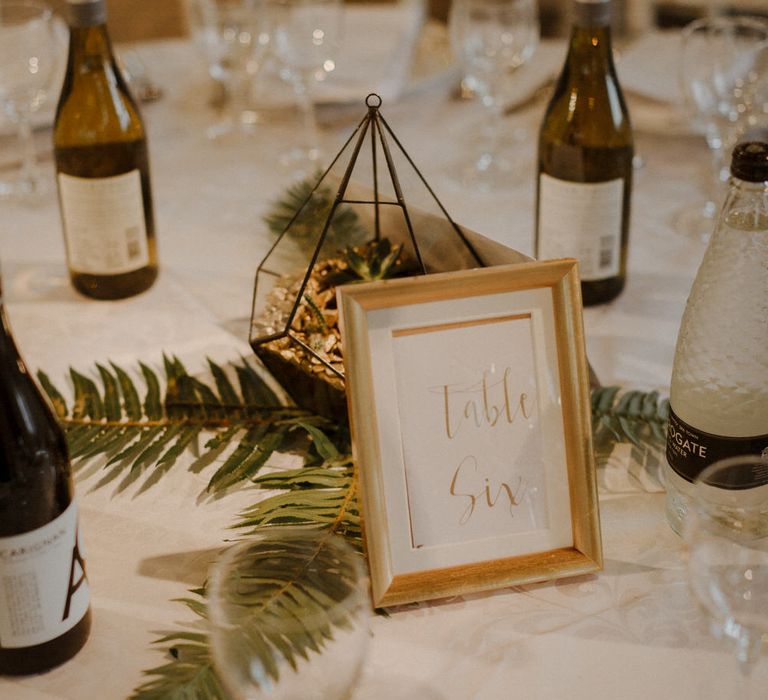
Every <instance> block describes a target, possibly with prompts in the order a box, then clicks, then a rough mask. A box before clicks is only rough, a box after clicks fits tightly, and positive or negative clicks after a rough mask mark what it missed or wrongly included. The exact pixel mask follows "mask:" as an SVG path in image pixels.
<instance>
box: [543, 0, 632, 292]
mask: <svg viewBox="0 0 768 700" xmlns="http://www.w3.org/2000/svg"><path fill="white" fill-rule="evenodd" d="M572 9H573V13H574V22H573V29H572V32H571V38H570V43H569V47H568V54H567V57H566V60H565V66H564V67H563V70H562V73H561V74H560V77H559V79H558V81H557V85H556V87H555V91H554V94H553V96H552V99H551V100H550V102H549V105H548V106H547V109H546V112H545V114H544V120H543V123H542V125H541V129H540V131H539V146H538V178H537V189H536V256H537V257H538V258H540V259H548V258H561V257H575V258H577V259H578V260H579V273H580V276H581V292H582V298H583V301H584V304H585V305H591V304H601V303H604V302H608V301H611V300H612V299H614V298H615V297H617V296H618V295H619V294H620V293H621V290H622V289H623V288H624V283H625V280H626V274H627V243H628V237H629V208H630V198H631V193H632V156H633V140H632V129H631V126H630V121H629V114H628V112H627V107H626V104H625V102H624V97H623V95H622V92H621V88H620V86H619V81H618V79H617V77H616V70H615V68H614V65H613V56H612V51H611V29H610V14H611V4H610V0H574V1H573V4H572Z"/></svg>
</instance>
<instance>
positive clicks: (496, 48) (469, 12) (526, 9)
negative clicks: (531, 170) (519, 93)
mask: <svg viewBox="0 0 768 700" xmlns="http://www.w3.org/2000/svg"><path fill="white" fill-rule="evenodd" d="M449 32H450V40H451V46H452V47H453V51H454V53H455V54H456V56H457V57H458V60H459V62H460V63H461V64H462V66H463V68H464V71H465V73H466V74H467V75H468V76H471V80H468V82H470V83H471V85H472V88H473V90H474V91H475V92H476V93H477V95H478V96H479V97H480V100H481V102H482V104H483V107H484V108H485V123H484V124H483V125H482V127H481V128H480V129H479V132H478V135H479V136H480V139H479V142H475V143H473V144H471V145H470V148H472V149H473V150H474V151H475V155H474V156H473V161H472V164H471V166H470V167H469V169H465V170H464V172H463V180H464V181H465V182H466V184H470V185H476V186H477V187H478V188H479V189H483V190H487V189H493V188H495V187H497V186H502V187H503V186H505V185H509V184H510V183H511V182H514V181H520V180H522V179H523V178H524V177H528V174H527V173H526V172H525V168H524V167H521V161H522V160H524V158H523V156H522V153H521V149H520V148H519V142H520V141H522V140H523V139H524V137H525V133H524V132H522V133H521V132H520V131H519V130H510V131H511V133H512V134H513V136H514V138H515V140H516V141H517V145H518V148H511V149H510V148H509V147H508V146H505V145H504V144H503V142H502V139H501V132H500V128H499V127H500V123H501V121H502V111H503V97H504V93H505V89H506V88H507V85H508V82H509V80H510V78H511V76H512V74H513V73H514V71H515V70H516V69H517V68H519V67H520V66H521V65H523V64H524V63H525V62H526V61H528V59H529V58H530V57H531V56H532V55H533V52H534V51H535V49H536V47H537V46H538V42H539V22H538V12H537V4H536V0H455V1H454V3H453V6H452V9H451V15H450V19H449Z"/></svg>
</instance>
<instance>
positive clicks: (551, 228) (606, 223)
mask: <svg viewBox="0 0 768 700" xmlns="http://www.w3.org/2000/svg"><path fill="white" fill-rule="evenodd" d="M623 201H624V180H623V179H622V178H618V179H616V180H608V181H607V182H570V181H568V180H560V179H559V178H556V177H552V176H551V175H547V174H546V173H542V174H541V176H540V181H539V241H538V257H539V259H541V260H547V259H551V258H567V257H574V258H578V260H579V275H580V277H581V279H582V280H585V281H590V280H601V279H607V278H609V277H616V275H618V274H619V264H620V260H621V212H622V205H623Z"/></svg>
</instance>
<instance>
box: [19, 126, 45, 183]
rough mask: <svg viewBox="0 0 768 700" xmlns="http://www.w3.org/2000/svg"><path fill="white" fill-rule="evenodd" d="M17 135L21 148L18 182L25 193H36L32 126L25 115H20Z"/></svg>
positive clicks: (36, 175) (35, 156) (35, 157)
mask: <svg viewBox="0 0 768 700" xmlns="http://www.w3.org/2000/svg"><path fill="white" fill-rule="evenodd" d="M17 133H18V136H19V146H20V148H21V172H20V174H19V182H20V183H21V186H22V188H23V189H24V190H25V191H29V192H30V193H31V192H36V191H37V190H38V189H39V184H40V183H39V182H38V173H37V153H36V151H35V136H34V134H33V133H32V124H31V123H30V121H29V117H28V116H27V115H26V114H20V115H19V119H18V128H17Z"/></svg>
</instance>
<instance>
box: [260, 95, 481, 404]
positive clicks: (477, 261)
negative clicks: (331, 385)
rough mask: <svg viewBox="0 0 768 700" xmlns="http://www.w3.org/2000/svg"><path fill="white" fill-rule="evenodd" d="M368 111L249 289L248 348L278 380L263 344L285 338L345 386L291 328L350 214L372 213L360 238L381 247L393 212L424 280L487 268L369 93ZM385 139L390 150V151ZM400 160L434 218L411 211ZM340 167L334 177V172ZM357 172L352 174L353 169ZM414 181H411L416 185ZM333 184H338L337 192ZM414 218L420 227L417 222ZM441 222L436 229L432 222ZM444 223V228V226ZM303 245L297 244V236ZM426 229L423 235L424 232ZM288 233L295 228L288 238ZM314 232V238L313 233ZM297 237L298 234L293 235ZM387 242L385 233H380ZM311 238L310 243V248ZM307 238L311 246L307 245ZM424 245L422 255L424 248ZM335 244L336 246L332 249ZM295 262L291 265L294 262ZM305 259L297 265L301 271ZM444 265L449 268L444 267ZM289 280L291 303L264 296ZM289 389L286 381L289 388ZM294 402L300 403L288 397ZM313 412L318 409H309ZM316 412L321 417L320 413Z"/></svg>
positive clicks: (338, 371)
mask: <svg viewBox="0 0 768 700" xmlns="http://www.w3.org/2000/svg"><path fill="white" fill-rule="evenodd" d="M365 104H366V106H367V108H368V109H367V112H366V114H365V116H364V117H363V119H362V120H361V121H360V123H359V124H358V125H357V127H356V128H355V129H354V131H353V132H352V134H351V135H350V137H349V138H348V139H347V141H346V142H345V143H344V145H343V146H342V148H341V149H340V150H339V152H338V153H337V155H336V156H335V158H334V159H333V161H332V162H331V164H330V165H329V166H328V168H327V169H326V170H325V172H323V173H322V175H321V176H320V177H319V178H318V179H317V181H316V182H315V183H314V186H312V188H311V190H310V191H309V193H308V194H307V195H306V197H305V198H304V200H303V202H302V203H301V204H300V205H299V206H298V207H297V208H296V210H295V212H294V213H293V216H292V217H291V218H290V220H289V222H288V224H287V225H286V226H285V228H284V229H283V230H282V232H281V233H280V234H279V235H278V237H277V239H276V240H275V242H274V243H273V245H272V246H271V248H270V250H269V252H268V253H267V254H266V256H265V257H264V259H263V260H262V262H261V263H260V265H259V267H258V269H257V272H256V280H255V284H254V294H253V306H252V314H251V325H250V334H249V342H250V344H251V347H252V348H253V350H254V352H255V353H256V354H257V355H258V356H259V357H260V358H261V359H262V361H264V363H265V365H266V366H267V368H268V369H270V370H271V371H272V373H273V374H276V375H277V376H276V378H277V379H278V381H281V380H282V379H284V371H285V370H286V369H287V368H286V366H285V365H284V364H280V366H275V364H274V360H275V358H274V355H273V354H270V352H269V350H268V345H269V344H270V343H272V342H273V341H278V340H280V339H284V338H287V339H289V341H290V342H291V343H293V344H295V346H296V347H297V348H301V349H302V350H303V351H305V352H306V353H309V355H310V356H312V357H313V358H314V360H313V361H316V362H320V363H321V364H322V365H323V366H324V367H325V368H326V369H327V370H328V371H329V372H331V373H332V374H333V375H335V376H336V377H337V378H338V380H340V381H343V379H344V373H343V369H342V368H341V367H339V366H333V365H332V364H331V363H330V362H328V361H327V360H326V359H325V358H324V357H323V356H322V355H321V354H319V353H318V352H316V351H315V350H314V349H313V348H312V347H310V346H309V345H308V344H307V343H306V342H305V341H304V340H302V338H301V337H300V336H299V334H298V333H297V332H296V329H295V328H294V324H295V323H296V318H297V312H298V310H299V308H300V306H301V303H302V300H303V299H304V295H305V291H306V289H307V285H308V283H309V280H310V278H311V276H312V273H313V270H314V268H315V266H316V265H317V264H318V262H319V261H321V260H322V259H323V258H324V257H326V255H325V253H327V250H326V249H327V247H328V240H329V237H330V233H329V232H332V231H333V229H334V226H335V223H336V222H337V220H339V218H342V217H343V215H345V212H346V213H347V214H348V213H349V211H350V210H351V209H355V210H360V208H361V207H364V208H368V209H370V208H372V210H373V211H372V217H370V216H369V217H368V218H369V219H370V218H372V221H370V222H369V228H370V229H371V230H369V231H366V236H367V240H368V242H371V241H376V242H378V241H381V240H382V235H383V234H382V230H383V229H384V228H385V224H384V223H383V221H384V219H387V221H388V223H387V226H390V228H391V222H392V220H393V216H392V213H391V212H388V211H386V210H388V209H391V208H394V209H395V210H396V212H399V214H400V217H401V219H400V217H398V216H395V218H398V219H400V221H399V223H398V224H397V226H396V227H394V228H397V229H398V230H399V234H398V235H399V236H400V239H401V243H402V245H403V247H404V248H407V249H408V250H409V252H410V255H411V256H412V258H413V262H414V263H415V265H414V274H429V273H430V272H443V271H446V270H447V269H456V266H457V265H458V266H459V267H484V266H485V264H486V263H485V262H484V260H483V259H482V258H481V256H480V254H479V253H478V251H477V250H476V248H475V246H473V244H472V243H471V242H470V241H469V239H468V238H467V236H466V235H465V233H464V232H463V231H462V229H461V228H460V227H459V226H458V224H456V222H455V221H454V220H453V219H452V218H451V216H450V215H449V214H448V212H447V210H446V208H445V207H444V206H443V204H442V203H441V202H440V200H439V199H438V197H437V195H436V194H435V193H434V191H433V189H432V188H431V187H430V185H429V184H428V183H427V181H426V179H425V178H424V176H423V175H422V173H421V171H420V170H419V169H418V168H417V167H416V165H415V163H414V162H413V160H412V159H411V157H410V156H409V155H408V153H407V152H406V150H405V149H404V147H403V145H402V144H401V142H400V140H399V139H398V138H397V136H396V135H395V133H394V132H393V131H392V129H391V127H390V126H389V124H388V123H387V122H386V120H385V119H384V117H383V116H382V115H381V112H380V110H379V108H380V106H381V98H380V97H379V96H378V95H376V94H370V95H368V97H367V98H366V100H365ZM366 139H369V141H370V150H369V151H368V150H367V149H366V148H365V144H366ZM390 140H391V144H390ZM350 151H351V155H350V156H349V160H348V162H347V164H346V166H344V165H343V159H344V155H345V154H346V153H349V152H350ZM361 154H364V155H365V159H370V167H363V166H361V162H360V161H361V157H362V155H361ZM397 159H399V160H400V161H401V166H400V167H401V169H405V168H406V167H407V168H408V171H409V172H408V175H410V176H411V178H412V179H413V181H414V183H415V185H414V188H420V189H421V194H422V196H423V198H424V199H426V200H428V206H431V207H432V208H433V209H434V207H437V209H436V211H435V215H434V216H431V217H430V216H429V215H428V213H427V215H426V216H425V213H426V210H425V209H424V208H423V207H422V206H420V207H416V206H415V205H412V204H411V203H410V201H409V200H407V196H406V192H408V196H409V197H410V191H409V190H407V189H406V188H404V186H403V183H402V178H401V174H400V173H398V168H397V166H396V162H395V161H396V160H397ZM341 168H343V170H342V171H341V173H340V175H339V171H340V169H341ZM356 168H357V170H356ZM361 169H363V170H366V171H368V172H366V173H364V178H363V179H365V180H366V181H367V182H366V183H365V184H363V185H362V186H361V183H360V179H361V178H360V177H358V176H359V174H360V173H359V171H360V170H361ZM414 176H415V179H414ZM329 183H332V185H333V186H335V187H336V192H335V196H333V198H332V201H330V202H326V203H325V207H326V208H325V209H322V207H321V212H320V214H321V216H318V221H317V225H316V226H314V225H313V226H310V228H312V233H311V234H310V235H309V236H307V234H306V229H307V222H306V219H307V217H308V215H309V214H308V213H309V212H312V211H313V209H317V201H318V197H319V195H318V193H320V192H322V191H324V188H325V191H327V189H328V185H329ZM336 183H338V185H337V186H336ZM363 218H365V217H363ZM415 219H417V220H418V222H419V223H416V222H415ZM438 221H439V225H437V224H436V222H438ZM446 224H447V225H446ZM299 228H301V233H302V235H303V236H304V240H303V241H301V242H299V243H297V238H298V229H299ZM427 228H428V229H429V230H426V229H427ZM294 229H296V230H295V231H294ZM317 231H319V235H318V234H317ZM292 233H295V234H296V235H293V236H292V235H291V234H292ZM386 234H387V235H388V236H389V235H390V234H391V231H390V230H387V231H386ZM446 234H447V235H448V237H450V238H454V237H455V238H454V240H453V241H450V244H451V245H450V246H449V247H452V248H453V249H454V252H455V249H456V248H460V249H463V252H461V253H460V255H459V257H460V259H461V260H462V262H460V263H457V262H456V258H455V256H454V260H453V261H450V262H448V263H446V262H445V261H444V260H442V259H441V250H445V249H446V246H445V243H448V241H446V240H445V236H446ZM312 236H316V240H315V241H314V244H313V245H312V240H311V238H312ZM436 237H437V238H439V239H440V244H439V245H438V244H437V240H436ZM307 238H310V240H307ZM427 239H428V243H427V244H426V248H428V249H429V252H428V253H425V242H426V240H427ZM337 243H338V242H337ZM341 243H343V244H344V245H345V246H351V245H353V244H354V241H341ZM297 258H298V259H299V261H300V262H299V263H298V264H297V263H296V259H297ZM302 258H303V266H300V264H301V262H302ZM289 260H290V261H292V263H293V265H294V267H293V270H292V275H289V274H288V272H287V261H289ZM446 265H447V266H446ZM288 277H292V278H293V279H294V280H298V279H301V280H302V281H301V284H300V285H298V287H297V286H296V285H295V284H294V285H293V286H292V287H291V295H292V298H286V295H285V294H284V296H283V298H282V299H280V300H279V301H278V303H276V300H275V299H274V298H273V297H270V294H271V292H272V290H273V289H274V288H275V287H276V285H277V283H278V282H281V283H284V281H285V279H287V278H288ZM265 314H267V315H268V316H269V322H267V323H265V322H263V318H264V317H265ZM288 383H290V382H288ZM285 388H286V389H287V390H288V392H289V393H291V394H292V396H293V393H294V392H293V391H291V388H290V387H289V386H286V387H285ZM293 398H294V399H295V400H297V402H298V403H302V402H301V401H299V400H298V397H296V396H293ZM309 407H310V408H314V409H315V410H317V407H316V406H309ZM320 412H321V413H322V412H324V411H322V410H321V411H320Z"/></svg>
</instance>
